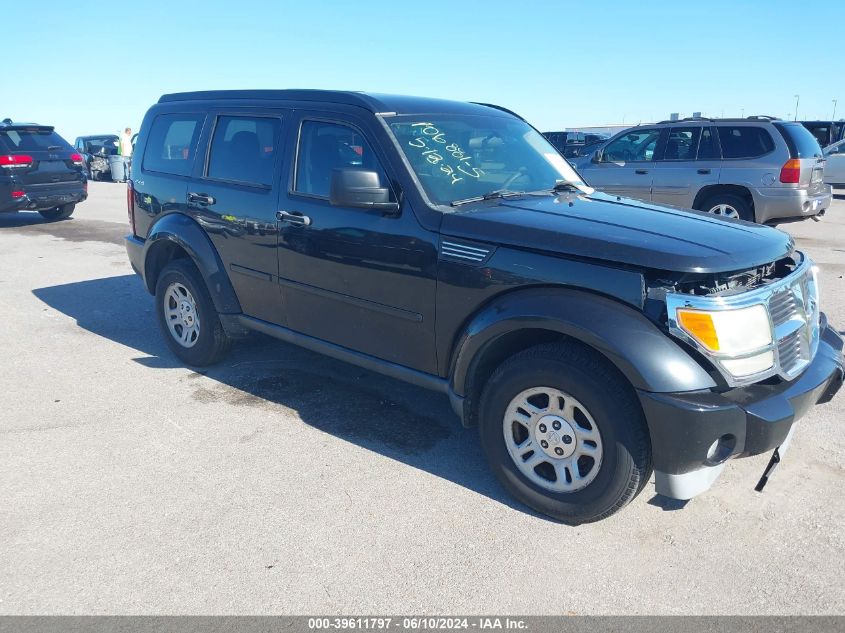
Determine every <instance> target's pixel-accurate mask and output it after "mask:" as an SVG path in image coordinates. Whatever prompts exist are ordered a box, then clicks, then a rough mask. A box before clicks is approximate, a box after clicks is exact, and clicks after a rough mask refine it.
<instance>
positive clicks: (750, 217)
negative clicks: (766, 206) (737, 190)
mask: <svg viewBox="0 0 845 633" xmlns="http://www.w3.org/2000/svg"><path fill="white" fill-rule="evenodd" d="M723 204H724V205H728V206H730V207H733V208H734V209H736V212H737V214H739V219H740V220H745V221H746V222H754V209H752V208H751V205H750V204H748V201H747V200H745V198H742V197H741V196H737V195H734V194H732V193H717V194H716V195H713V196H710V197H709V198H707V199H706V200H705V201H704V202H703V203H702V204H701V209H700V210H701V211H707V212H709V211H710V209H713V208H714V207H717V206H719V205H723ZM714 215H715V214H714Z"/></svg>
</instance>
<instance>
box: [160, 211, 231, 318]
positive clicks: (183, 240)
mask: <svg viewBox="0 0 845 633" xmlns="http://www.w3.org/2000/svg"><path fill="white" fill-rule="evenodd" d="M180 258H188V259H190V260H191V261H193V263H194V265H195V266H196V267H197V270H199V273H200V275H201V276H202V278H203V281H204V282H205V285H206V288H208V293H209V295H211V300H212V302H213V303H214V308H215V309H216V310H217V312H218V313H220V314H237V313H239V312H241V305H240V302H239V301H238V297H237V295H236V293H235V289H234V288H233V287H232V282H231V281H230V280H229V276H228V275H227V274H226V269H225V267H224V266H223V262H222V261H221V259H220V255H219V254H218V253H217V249H215V248H214V245H213V244H212V243H211V240H210V239H209V238H208V236H207V235H206V234H205V231H203V230H202V227H200V225H199V224H197V222H196V221H195V220H193V219H192V218H189V217H188V216H186V215H183V214H181V213H169V214H167V215H164V216H162V218H161V219H160V220H158V221H157V222H156V223H155V224H154V225H153V226H152V227H151V228H150V232H149V234H148V236H147V239H146V243H145V246H144V284H145V285H146V287H147V290H148V291H149V292H150V293H151V294H155V287H156V283H157V281H158V277H159V275H160V274H161V271H162V270H163V269H164V267H165V266H166V265H167V264H168V263H169V262H170V261H172V260H174V259H180Z"/></svg>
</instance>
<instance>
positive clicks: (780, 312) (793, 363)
mask: <svg viewBox="0 0 845 633" xmlns="http://www.w3.org/2000/svg"><path fill="white" fill-rule="evenodd" d="M785 282H786V283H784V284H783V285H782V286H781V287H779V288H777V289H776V290H775V291H774V293H773V294H772V295H771V297H769V315H770V317H771V319H772V325H773V326H774V332H775V343H776V345H777V365H778V367H779V370H780V371H779V372H778V373H779V374H780V375H781V376H783V377H784V378H794V377H795V376H797V375H798V374H799V373H800V372H801V371H802V370H803V369H804V368H805V367H806V366H807V365H809V364H810V361H811V360H812V359H813V355H814V354H815V352H816V347H817V345H818V328H819V310H818V297H816V296H815V294H816V293H815V288H814V287H813V286H814V282H813V276H812V272H811V271H810V270H807V269H804V270H801V271H800V272H799V273H798V274H794V275H791V276H790V277H787V278H786V280H785Z"/></svg>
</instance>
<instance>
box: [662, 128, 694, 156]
mask: <svg viewBox="0 0 845 633" xmlns="http://www.w3.org/2000/svg"><path fill="white" fill-rule="evenodd" d="M700 135H701V128H700V127H673V128H672V129H671V130H669V139H668V140H667V141H666V150H665V151H664V152H663V160H695V153H696V150H697V149H698V137H699V136H700Z"/></svg>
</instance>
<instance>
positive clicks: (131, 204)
mask: <svg viewBox="0 0 845 633" xmlns="http://www.w3.org/2000/svg"><path fill="white" fill-rule="evenodd" d="M126 211H127V213H129V229H130V230H131V231H132V235H135V187H133V185H132V180H127V181H126Z"/></svg>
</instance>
